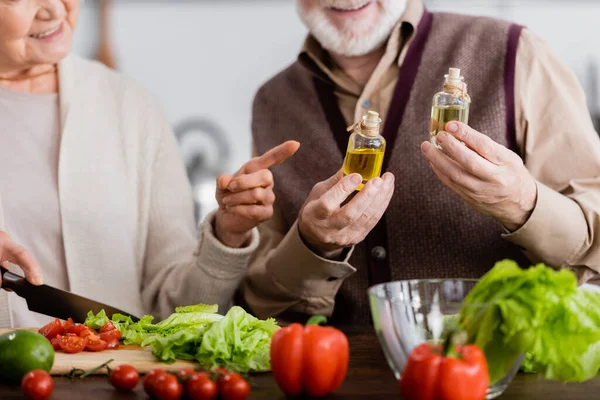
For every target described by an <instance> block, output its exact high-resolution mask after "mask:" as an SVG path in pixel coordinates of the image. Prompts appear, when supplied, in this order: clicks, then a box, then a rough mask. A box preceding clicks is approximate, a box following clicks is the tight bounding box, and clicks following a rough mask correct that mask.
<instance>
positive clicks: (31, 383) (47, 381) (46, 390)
mask: <svg viewBox="0 0 600 400" xmlns="http://www.w3.org/2000/svg"><path fill="white" fill-rule="evenodd" d="M21 390H22V391H23V394H24V395H25V396H26V397H27V398H28V399H31V400H46V399H48V398H50V396H51V395H52V391H53V390H54V381H53V380H52V377H51V376H50V374H49V373H47V372H46V371H44V370H41V369H37V370H34V371H30V372H28V373H26V374H25V376H24V377H23V379H22V380H21Z"/></svg>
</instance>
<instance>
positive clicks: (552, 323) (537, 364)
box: [460, 260, 600, 383]
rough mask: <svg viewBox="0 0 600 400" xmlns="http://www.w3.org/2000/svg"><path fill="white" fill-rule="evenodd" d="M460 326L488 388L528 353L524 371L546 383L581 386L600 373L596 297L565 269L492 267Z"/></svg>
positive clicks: (475, 291)
mask: <svg viewBox="0 0 600 400" xmlns="http://www.w3.org/2000/svg"><path fill="white" fill-rule="evenodd" d="M460 323H461V326H462V327H463V328H464V329H466V331H467V332H468V333H469V342H470V343H475V344H477V345H479V346H480V347H481V348H482V349H483V351H484V352H485V355H486V359H487V361H488V367H489V371H490V382H491V383H494V382H497V381H498V380H500V379H501V378H502V377H503V376H504V375H506V373H507V372H508V370H509V369H510V368H511V366H512V365H513V364H514V362H515V360H516V359H517V357H519V356H520V355H522V354H525V353H528V352H529V355H528V357H527V363H526V364H527V365H526V367H527V369H528V370H535V371H536V372H537V373H540V374H542V375H543V376H544V377H546V378H547V379H555V380H560V381H564V382H567V381H584V380H587V379H590V378H592V377H594V376H595V375H596V374H597V372H598V369H599V368H600V296H599V295H598V294H596V293H592V292H588V291H584V290H580V289H578V288H577V280H576V279H575V276H574V275H573V273H572V272H571V271H569V270H566V269H563V270H560V271H554V270H553V269H551V268H548V267H546V266H545V265H543V264H538V265H536V266H534V267H531V268H529V269H521V268H519V266H518V265H517V263H515V262H514V261H510V260H504V261H501V262H498V263H497V264H496V265H495V267H494V268H493V269H492V270H491V271H490V272H488V273H487V274H486V275H485V276H484V277H483V278H482V279H481V280H480V281H479V282H478V283H477V285H475V287H474V288H473V289H472V290H471V292H470V293H469V294H468V296H467V297H466V298H465V301H464V303H463V307H462V309H461V313H460Z"/></svg>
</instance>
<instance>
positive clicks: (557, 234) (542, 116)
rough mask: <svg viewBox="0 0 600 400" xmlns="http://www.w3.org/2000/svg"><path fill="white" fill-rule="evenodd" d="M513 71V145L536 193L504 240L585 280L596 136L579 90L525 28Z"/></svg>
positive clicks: (597, 163) (592, 227) (596, 220)
mask: <svg viewBox="0 0 600 400" xmlns="http://www.w3.org/2000/svg"><path fill="white" fill-rule="evenodd" d="M515 74H516V75H515V105H516V107H515V112H516V120H517V144H518V146H519V150H520V153H521V156H522V157H523V160H524V162H525V165H526V167H527V169H528V170H529V171H530V173H531V174H532V175H533V177H534V178H535V179H536V180H537V187H538V192H537V201H536V205H535V208H534V210H533V212H532V214H531V216H530V218H529V220H528V221H527V222H526V223H525V224H524V225H523V226H522V227H521V228H520V229H518V230H517V231H515V232H512V233H507V234H506V235H504V238H505V239H507V240H509V241H511V242H513V243H515V244H517V245H519V246H521V247H522V248H524V249H525V251H526V253H527V255H528V256H529V257H530V258H531V259H532V261H542V262H545V263H547V264H549V265H552V266H554V267H557V268H570V269H572V270H573V271H575V273H576V274H577V276H578V278H579V280H580V282H585V281H587V280H589V279H591V278H594V277H596V276H597V275H598V274H599V273H600V139H599V137H598V133H597V132H596V131H595V130H594V127H593V124H592V121H591V118H590V114H589V112H588V109H587V106H586V99H585V94H584V92H583V89H582V88H581V85H580V84H579V82H578V81H577V78H576V77H575V75H574V74H573V73H572V72H571V71H570V70H569V69H568V68H567V67H566V66H565V65H563V64H562V63H561V62H560V61H559V59H558V57H557V56H556V55H555V54H554V53H553V52H552V50H551V49H550V48H549V46H548V45H547V44H546V43H545V42H543V41H542V40H541V39H540V38H538V37H537V36H535V35H534V34H533V33H532V32H530V31H528V30H526V29H525V30H523V32H522V34H521V38H520V41H519V47H518V51H517V62H516V71H515Z"/></svg>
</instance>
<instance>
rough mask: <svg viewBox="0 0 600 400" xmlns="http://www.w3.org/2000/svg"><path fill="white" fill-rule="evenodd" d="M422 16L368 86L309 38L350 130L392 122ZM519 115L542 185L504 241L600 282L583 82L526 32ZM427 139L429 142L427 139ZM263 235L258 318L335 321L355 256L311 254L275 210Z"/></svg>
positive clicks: (399, 32) (417, 12)
mask: <svg viewBox="0 0 600 400" xmlns="http://www.w3.org/2000/svg"><path fill="white" fill-rule="evenodd" d="M422 15H423V5H422V3H421V2H420V0H413V1H409V2H408V7H407V9H406V11H405V13H404V15H403V17H402V18H401V21H400V22H399V23H398V25H397V26H396V27H395V29H394V31H393V33H392V35H391V36H390V39H389V40H388V43H387V47H386V52H385V54H384V56H383V57H382V59H381V61H380V63H379V65H378V66H377V68H376V69H375V71H374V73H373V74H372V76H371V78H370V79H369V81H368V82H367V83H366V85H365V86H364V87H362V86H361V85H359V84H358V83H356V82H355V81H353V80H352V79H351V78H350V77H349V76H347V75H346V74H345V73H344V72H343V71H342V70H341V69H340V68H339V67H337V66H336V65H335V64H334V63H333V62H332V61H331V58H329V56H328V54H327V52H326V51H325V50H323V48H322V47H321V46H320V44H319V43H318V42H317V41H316V40H315V39H314V38H313V37H312V36H309V37H308V38H307V39H306V42H305V44H304V47H303V49H302V51H301V53H300V56H299V60H300V62H302V63H303V64H304V65H305V66H307V67H308V68H309V69H310V70H311V71H312V72H313V73H314V74H317V75H319V76H321V77H323V78H325V79H329V80H331V81H332V82H333V83H335V86H336V89H335V93H336V96H337V99H338V104H339V106H340V109H341V111H342V114H343V115H344V117H345V120H346V123H347V124H348V125H350V124H351V123H353V122H354V121H358V120H359V119H360V117H361V116H362V115H363V114H364V113H365V112H366V111H368V110H376V111H378V112H379V113H380V114H381V116H382V118H383V119H384V120H385V118H386V114H387V112H388V108H389V106H390V102H391V99H392V94H393V92H394V89H395V86H396V82H397V79H398V73H399V68H400V66H401V65H402V63H403V61H404V57H405V55H406V51H407V48H408V45H409V44H410V40H411V39H412V38H413V37H414V35H415V32H416V28H417V25H418V22H419V21H420V19H421V16H422ZM402 39H404V40H402ZM402 42H405V43H407V45H404V46H402ZM440 84H441V83H440ZM432 95H433V94H432ZM474 101H477V100H476V99H474ZM515 112H516V121H517V124H516V139H517V145H518V149H519V153H520V155H521V157H522V158H523V160H524V162H525V165H526V167H527V169H528V170H529V172H530V173H531V174H532V175H533V177H534V178H535V179H536V180H537V186H538V194H537V202H536V206H535V208H534V211H533V213H532V214H531V217H530V218H529V220H528V221H527V222H526V223H525V224H524V225H523V226H522V227H521V228H520V229H518V230H517V231H515V232H512V233H509V232H507V233H506V234H505V235H503V237H504V239H506V240H509V241H511V242H513V243H514V244H516V245H518V246H521V247H522V248H524V249H527V256H528V257H529V258H530V259H531V260H532V262H545V263H547V264H549V265H553V266H555V267H566V268H571V269H572V270H574V271H575V272H576V274H577V276H578V278H579V281H580V282H586V281H590V282H592V281H594V280H595V279H598V281H600V277H599V276H598V273H600V140H599V138H598V134H597V133H596V132H595V130H594V127H593V125H592V122H591V118H590V115H589V113H588V109H587V107H586V101H585V95H584V92H583V90H582V88H581V86H580V85H579V83H578V81H577V79H576V77H575V76H574V74H573V73H572V72H571V71H570V70H569V69H568V68H567V67H565V66H564V65H563V64H562V63H561V62H560V61H559V60H558V57H557V56H556V55H555V54H554V53H553V52H552V50H551V49H550V48H549V46H548V45H547V44H546V43H544V42H543V41H542V40H541V39H539V38H538V37H537V36H536V35H534V34H533V33H532V32H531V31H529V30H527V29H524V30H523V31H522V33H521V37H520V40H519V45H518V50H517V60H516V71H515ZM423 135H424V136H423V138H424V140H426V138H427V135H426V132H424V133H423ZM260 233H261V244H260V247H259V250H258V251H257V253H256V255H255V256H254V259H253V260H252V263H251V266H250V270H249V274H248V277H247V280H246V282H245V284H244V287H243V294H244V300H245V301H246V302H247V304H248V305H249V306H250V307H251V309H252V311H253V312H255V313H256V314H257V315H258V316H260V317H266V316H272V315H277V314H279V313H282V312H284V311H290V312H301V313H324V314H330V313H331V312H332V310H333V306H334V297H335V294H336V292H337V290H338V289H339V287H340V285H341V284H342V281H343V279H338V280H334V281H329V280H328V278H329V277H331V276H342V277H348V276H350V275H352V273H353V272H354V271H355V269H354V268H353V267H352V266H351V265H350V264H349V263H348V259H349V256H350V254H349V255H348V257H346V259H345V260H343V261H341V262H336V261H331V260H326V259H323V258H321V257H319V256H317V255H316V254H314V253H312V252H311V251H310V250H309V249H308V248H307V247H306V246H305V245H304V244H303V242H302V239H301V238H300V236H299V233H298V229H297V224H294V226H293V227H292V228H291V229H290V230H289V231H288V230H287V228H286V225H285V223H284V221H283V217H282V215H281V213H280V212H279V211H278V210H277V207H276V215H275V217H274V218H273V220H271V221H270V222H268V223H266V224H264V225H263V226H262V227H261V228H260ZM396 245H399V246H401V245H402V244H401V243H398V244H396Z"/></svg>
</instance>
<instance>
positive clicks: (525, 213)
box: [421, 121, 537, 232]
mask: <svg viewBox="0 0 600 400" xmlns="http://www.w3.org/2000/svg"><path fill="white" fill-rule="evenodd" d="M436 139H437V142H438V143H439V144H440V146H441V147H442V148H443V149H444V152H442V151H440V150H439V149H437V148H436V147H435V146H433V145H432V144H431V143H429V142H424V143H422V144H421V151H422V152H423V153H424V154H425V157H427V159H428V160H429V163H430V164H431V167H432V168H433V171H434V172H435V173H436V175H437V176H438V178H440V180H441V181H442V183H443V184H444V185H446V186H447V187H449V188H450V189H452V190H453V191H454V192H455V193H456V194H458V195H459V196H460V197H461V198H462V199H463V200H464V201H465V202H467V204H469V206H471V207H472V208H474V209H475V210H477V211H479V212H480V213H482V214H485V215H489V216H491V217H493V218H495V219H496V220H498V221H499V222H500V223H501V224H502V225H504V226H505V227H506V228H507V229H508V230H510V231H511V232H514V231H516V230H517V229H519V228H520V227H521V226H523V224H525V222H526V221H527V219H528V218H529V216H530V215H531V212H532V211H533V208H534V207H535V203H536V200H537V185H536V182H535V179H534V178H533V177H532V176H531V174H530V173H529V171H527V168H525V166H524V165H523V161H522V160H521V158H520V157H519V156H518V155H517V154H515V153H514V152H512V151H510V150H509V149H507V148H506V147H504V146H502V145H500V144H498V143H496V142H494V141H493V140H492V139H490V138H489V137H488V136H486V135H484V134H482V133H480V132H477V131H476V130H474V129H472V128H470V127H469V126H467V125H465V124H463V123H460V122H454V121H453V122H449V123H448V124H447V125H446V131H445V132H440V133H439V134H438V135H437V136H436ZM461 142H462V143H461ZM463 143H464V144H463ZM444 153H445V154H444Z"/></svg>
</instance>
